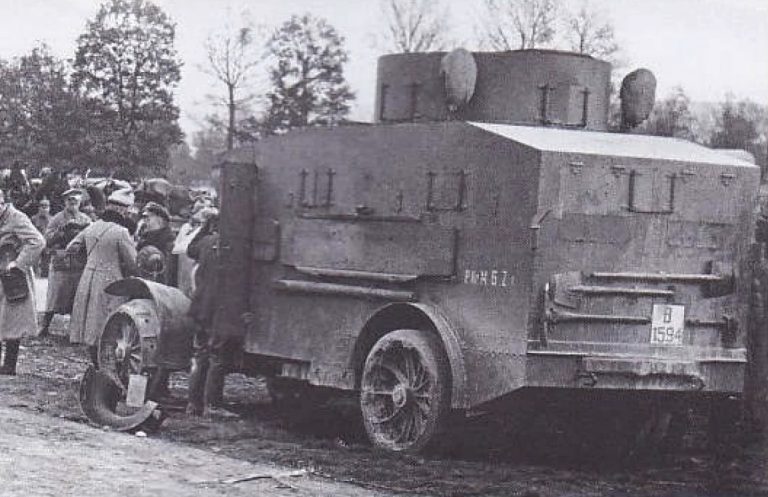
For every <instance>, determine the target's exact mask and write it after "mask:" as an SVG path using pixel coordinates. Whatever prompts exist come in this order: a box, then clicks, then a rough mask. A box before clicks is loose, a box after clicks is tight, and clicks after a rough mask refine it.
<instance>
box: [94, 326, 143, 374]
mask: <svg viewBox="0 0 768 497" xmlns="http://www.w3.org/2000/svg"><path fill="white" fill-rule="evenodd" d="M99 367H100V368H101V369H102V370H103V371H104V372H105V373H107V374H109V375H110V376H113V377H114V378H117V379H118V380H120V383H121V384H122V385H123V387H125V388H127V387H128V379H129V377H130V375H132V374H140V373H141V372H142V369H143V365H142V356H141V336H140V335H139V330H138V328H137V327H136V325H135V323H134V322H133V321H132V320H131V319H130V317H129V316H126V315H122V314H116V315H114V316H113V317H112V318H111V319H110V320H109V321H108V322H107V324H106V326H105V327H104V330H103V332H102V334H101V339H100V340H99Z"/></svg>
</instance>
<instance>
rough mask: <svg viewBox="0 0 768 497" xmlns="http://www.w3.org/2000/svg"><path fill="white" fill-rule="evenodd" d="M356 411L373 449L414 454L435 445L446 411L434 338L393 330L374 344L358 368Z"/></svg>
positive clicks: (446, 388)
mask: <svg viewBox="0 0 768 497" xmlns="http://www.w3.org/2000/svg"><path fill="white" fill-rule="evenodd" d="M360 407H361V411H362V415H363V424H364V426H365V430H366V433H367V434H368V438H369V439H370V440H371V442H372V443H373V444H374V445H375V446H377V447H379V448H383V449H386V450H391V451H407V452H417V451H420V450H422V449H424V448H426V447H427V446H428V445H430V444H432V443H433V442H435V441H436V440H435V439H436V436H437V435H438V434H439V433H440V432H441V431H442V430H443V429H444V427H445V423H446V421H447V418H448V414H449V411H450V373H449V369H448V364H447V359H446V357H445V353H444V351H443V348H442V344H441V343H440V341H439V339H438V337H437V336H436V335H435V334H433V333H430V332H427V331H422V330H397V331H393V332H391V333H388V334H387V335H384V336H383V337H382V338H380V339H379V341H378V342H376V344H375V345H374V346H373V348H372V349H371V351H370V352H369V354H368V357H367V358H366V361H365V365H364V367H363V374H362V380H361V385H360Z"/></svg>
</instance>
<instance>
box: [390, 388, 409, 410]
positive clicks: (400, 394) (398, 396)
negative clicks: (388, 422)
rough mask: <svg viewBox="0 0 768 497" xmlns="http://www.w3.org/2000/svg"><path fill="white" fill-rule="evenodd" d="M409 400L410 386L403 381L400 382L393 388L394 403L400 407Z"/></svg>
mask: <svg viewBox="0 0 768 497" xmlns="http://www.w3.org/2000/svg"><path fill="white" fill-rule="evenodd" d="M406 402H408V388H407V387H406V386H405V385H403V384H402V383H398V384H397V385H396V386H395V388H394V390H392V403H393V404H394V405H395V407H397V408H398V409H399V408H401V407H403V406H404V405H405V404H406Z"/></svg>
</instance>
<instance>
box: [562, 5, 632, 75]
mask: <svg viewBox="0 0 768 497" xmlns="http://www.w3.org/2000/svg"><path fill="white" fill-rule="evenodd" d="M565 33H566V40H567V42H568V43H569V45H570V49H571V50H573V51H574V52H578V53H582V54H586V55H591V56H593V57H597V58H600V59H605V60H611V59H612V58H613V56H614V55H615V54H616V52H617V51H618V50H619V45H618V44H617V43H616V40H615V37H614V32H613V25H612V24H611V23H610V22H609V21H608V20H607V19H606V18H605V15H604V13H603V12H602V11H600V10H598V9H596V8H595V7H594V6H593V5H592V4H591V3H590V1H589V0H584V1H583V2H582V3H581V6H580V7H579V9H578V10H576V11H573V12H569V13H568V14H566V17H565Z"/></svg>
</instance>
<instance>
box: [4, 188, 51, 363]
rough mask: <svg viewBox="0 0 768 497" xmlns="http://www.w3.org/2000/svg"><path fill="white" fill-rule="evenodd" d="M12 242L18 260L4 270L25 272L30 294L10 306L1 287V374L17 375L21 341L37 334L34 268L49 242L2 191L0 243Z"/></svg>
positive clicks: (5, 263) (6, 265)
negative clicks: (16, 248) (15, 244)
mask: <svg viewBox="0 0 768 497" xmlns="http://www.w3.org/2000/svg"><path fill="white" fill-rule="evenodd" d="M8 238H13V239H14V241H15V242H16V243H17V244H18V253H17V254H16V258H15V259H14V260H11V261H7V262H5V261H4V262H3V263H2V264H3V266H4V267H2V268H0V270H2V271H7V270H9V269H11V268H13V267H17V268H19V269H21V270H22V271H24V274H25V275H26V283H27V293H28V296H27V298H26V299H24V300H22V301H20V302H8V301H7V299H6V295H5V290H3V287H2V285H0V340H2V341H3V344H4V345H5V357H4V360H3V365H2V367H0V374H5V375H15V374H16V360H17V359H18V356H19V340H20V339H21V338H22V337H25V336H34V335H35V334H37V319H36V315H35V297H34V295H35V294H34V279H33V275H32V267H33V266H34V265H35V264H37V261H38V259H39V258H40V254H41V253H42V251H43V248H44V247H45V240H44V239H43V235H41V234H40V232H39V231H37V229H36V228H35V227H34V226H33V225H32V221H30V220H29V218H28V217H27V216H26V215H25V214H24V213H23V212H21V211H18V210H16V209H15V208H14V207H13V206H12V205H10V204H6V203H5V193H4V192H3V191H2V190H0V239H8Z"/></svg>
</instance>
